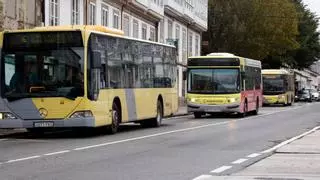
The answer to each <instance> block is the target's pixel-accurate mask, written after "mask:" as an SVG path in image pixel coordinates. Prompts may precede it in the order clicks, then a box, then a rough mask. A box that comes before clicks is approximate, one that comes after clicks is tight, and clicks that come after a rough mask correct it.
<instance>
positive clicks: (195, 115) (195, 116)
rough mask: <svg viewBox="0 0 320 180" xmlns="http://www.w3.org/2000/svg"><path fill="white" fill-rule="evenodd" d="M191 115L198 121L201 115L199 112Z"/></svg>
mask: <svg viewBox="0 0 320 180" xmlns="http://www.w3.org/2000/svg"><path fill="white" fill-rule="evenodd" d="M193 115H194V118H196V119H199V118H201V116H202V113H201V112H194V113H193Z"/></svg>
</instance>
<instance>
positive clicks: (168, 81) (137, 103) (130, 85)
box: [0, 26, 178, 133]
mask: <svg viewBox="0 0 320 180" xmlns="http://www.w3.org/2000/svg"><path fill="white" fill-rule="evenodd" d="M1 48H2V49H1V50H2V56H1V67H2V68H1V100H0V102H1V105H0V107H1V109H0V128H27V129H28V130H30V131H34V132H39V131H40V132H41V131H43V130H46V129H48V128H49V129H52V128H53V129H54V128H70V127H107V128H106V131H108V132H110V133H116V132H117V130H118V127H119V124H120V123H126V122H138V123H141V124H142V125H143V126H152V127H158V126H160V125H161V122H162V118H163V117H164V116H169V115H171V114H173V113H174V112H176V111H177V109H178V98H177V88H176V74H177V72H176V48H175V47H174V46H170V45H165V44H160V43H156V42H151V41H143V40H137V39H133V38H128V37H124V36H123V32H122V31H118V30H113V29H108V28H106V27H103V26H60V27H59V26H57V27H39V28H35V29H30V30H17V31H5V32H3V41H1Z"/></svg>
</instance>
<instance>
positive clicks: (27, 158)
mask: <svg viewBox="0 0 320 180" xmlns="http://www.w3.org/2000/svg"><path fill="white" fill-rule="evenodd" d="M39 157H40V156H30V157H25V158H21V159H13V160H9V161H7V163H13V162H18V161H25V160H29V159H35V158H39Z"/></svg>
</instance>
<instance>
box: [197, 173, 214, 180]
mask: <svg viewBox="0 0 320 180" xmlns="http://www.w3.org/2000/svg"><path fill="white" fill-rule="evenodd" d="M212 177H213V176H211V175H207V174H204V175H201V176H198V177H196V178H194V179H192V180H206V179H209V178H212Z"/></svg>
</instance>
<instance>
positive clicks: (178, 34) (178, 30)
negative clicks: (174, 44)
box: [176, 24, 180, 39]
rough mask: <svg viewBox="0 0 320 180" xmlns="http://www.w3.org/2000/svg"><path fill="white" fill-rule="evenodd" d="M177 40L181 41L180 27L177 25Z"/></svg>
mask: <svg viewBox="0 0 320 180" xmlns="http://www.w3.org/2000/svg"><path fill="white" fill-rule="evenodd" d="M176 39H180V26H179V25H178V24H177V25H176Z"/></svg>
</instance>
